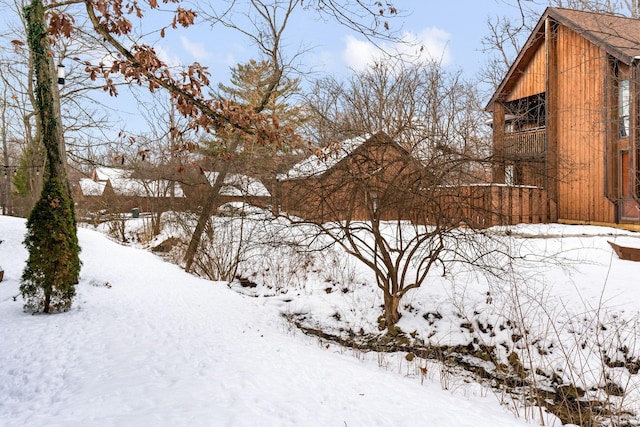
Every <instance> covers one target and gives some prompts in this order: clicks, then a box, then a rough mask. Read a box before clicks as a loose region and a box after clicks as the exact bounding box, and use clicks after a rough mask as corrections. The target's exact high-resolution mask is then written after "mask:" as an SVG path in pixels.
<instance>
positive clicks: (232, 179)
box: [204, 171, 271, 197]
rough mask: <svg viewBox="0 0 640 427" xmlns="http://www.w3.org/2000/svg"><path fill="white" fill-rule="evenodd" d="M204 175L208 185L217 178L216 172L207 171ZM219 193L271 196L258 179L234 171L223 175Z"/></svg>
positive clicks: (226, 194)
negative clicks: (222, 183)
mask: <svg viewBox="0 0 640 427" xmlns="http://www.w3.org/2000/svg"><path fill="white" fill-rule="evenodd" d="M204 175H205V177H206V178H207V181H209V184H210V185H213V183H214V182H215V181H216V178H218V172H211V171H208V172H205V173H204ZM220 194H221V195H223V196H231V197H243V196H244V197H246V196H251V197H271V193H269V190H267V187H265V186H264V184H263V183H262V182H260V180H258V179H256V178H252V177H250V176H247V175H241V174H236V173H229V174H227V175H226V176H225V178H224V185H223V186H222V188H221V189H220Z"/></svg>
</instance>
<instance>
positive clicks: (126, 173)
mask: <svg viewBox="0 0 640 427" xmlns="http://www.w3.org/2000/svg"><path fill="white" fill-rule="evenodd" d="M132 174H133V171H131V170H127V169H121V168H110V167H106V166H101V167H97V168H95V169H94V171H93V179H94V180H95V181H109V180H110V179H111V180H113V179H120V178H129V177H130V176H131V175H132Z"/></svg>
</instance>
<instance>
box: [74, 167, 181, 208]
mask: <svg viewBox="0 0 640 427" xmlns="http://www.w3.org/2000/svg"><path fill="white" fill-rule="evenodd" d="M74 200H75V202H76V203H77V204H78V207H79V208H80V209H81V210H83V211H87V212H100V211H107V212H109V213H123V212H130V211H132V210H134V209H135V210H137V211H139V212H159V211H164V210H168V209H172V208H174V209H175V208H184V207H185V205H186V197H185V194H184V192H183V190H182V186H181V185H180V184H179V183H178V182H175V181H170V180H166V179H158V178H143V177H139V176H138V177H136V176H135V174H134V172H133V171H132V170H126V169H119V168H107V167H100V168H96V169H95V170H94V171H93V172H92V175H91V178H81V179H79V181H78V185H77V189H76V191H75V194H74Z"/></svg>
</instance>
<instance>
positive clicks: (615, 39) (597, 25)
mask: <svg viewBox="0 0 640 427" xmlns="http://www.w3.org/2000/svg"><path fill="white" fill-rule="evenodd" d="M547 18H550V19H551V20H553V21H555V22H557V23H559V24H561V25H564V26H566V27H567V28H570V29H571V30H573V31H575V32H576V33H579V34H580V35H581V36H582V37H584V38H586V39H587V40H589V41H590V42H591V43H593V44H594V45H596V46H599V47H601V48H602V49H604V50H605V51H606V52H607V53H608V54H610V55H611V56H613V57H614V58H616V59H617V60H619V61H620V62H623V63H625V64H631V62H632V61H633V59H634V58H635V57H636V56H639V55H640V20H638V19H634V18H628V17H623V16H617V15H611V14H608V13H596V12H585V11H580V10H572V9H564V8H559V7H548V8H547V9H546V10H545V11H544V13H543V14H542V16H541V17H540V20H539V21H538V23H537V24H536V26H535V28H534V30H533V31H532V32H531V35H530V36H529V38H528V39H527V42H526V43H525V44H524V46H523V48H522V49H521V50H520V52H519V53H518V56H517V57H516V59H515V61H513V64H511V67H510V68H509V71H508V72H507V74H506V75H505V77H504V79H503V80H502V82H501V83H500V86H498V88H497V89H496V91H495V92H494V94H493V96H492V97H491V100H490V101H489V102H488V103H487V106H486V107H485V110H487V111H491V110H492V109H493V103H494V102H495V101H496V100H497V99H498V98H499V97H500V95H501V94H503V93H504V92H505V91H508V90H509V89H510V87H511V86H512V85H513V84H514V83H515V81H516V80H517V78H518V77H519V72H520V71H522V70H523V69H524V67H525V66H526V65H527V63H528V62H529V60H530V59H531V58H532V57H533V55H534V54H535V52H536V50H537V49H538V48H539V47H540V45H541V44H542V43H543V42H544V37H545V22H546V20H547Z"/></svg>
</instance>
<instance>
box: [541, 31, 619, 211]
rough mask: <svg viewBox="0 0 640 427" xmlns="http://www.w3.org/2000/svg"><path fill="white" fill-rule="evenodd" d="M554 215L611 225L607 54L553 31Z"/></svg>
mask: <svg viewBox="0 0 640 427" xmlns="http://www.w3.org/2000/svg"><path fill="white" fill-rule="evenodd" d="M557 61H558V69H557V73H558V74H557V80H558V85H557V86H558V94H557V110H556V111H553V112H550V114H557V123H558V126H557V133H558V135H557V140H558V157H559V158H558V216H559V218H560V219H567V220H576V221H599V222H614V221H615V217H614V209H613V204H612V203H611V202H609V201H608V200H607V199H606V197H605V189H604V182H605V179H604V178H605V177H604V173H605V171H604V149H605V130H606V126H605V123H604V120H603V118H604V112H605V108H606V106H605V102H604V100H605V91H604V81H605V72H606V70H607V58H606V54H605V52H604V51H603V50H602V49H601V48H599V47H597V46H595V45H593V44H592V43H591V42H589V41H588V40H586V39H585V38H584V37H581V36H580V34H577V33H575V32H574V31H572V30H570V29H568V28H566V27H563V26H559V27H558V32H557Z"/></svg>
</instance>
